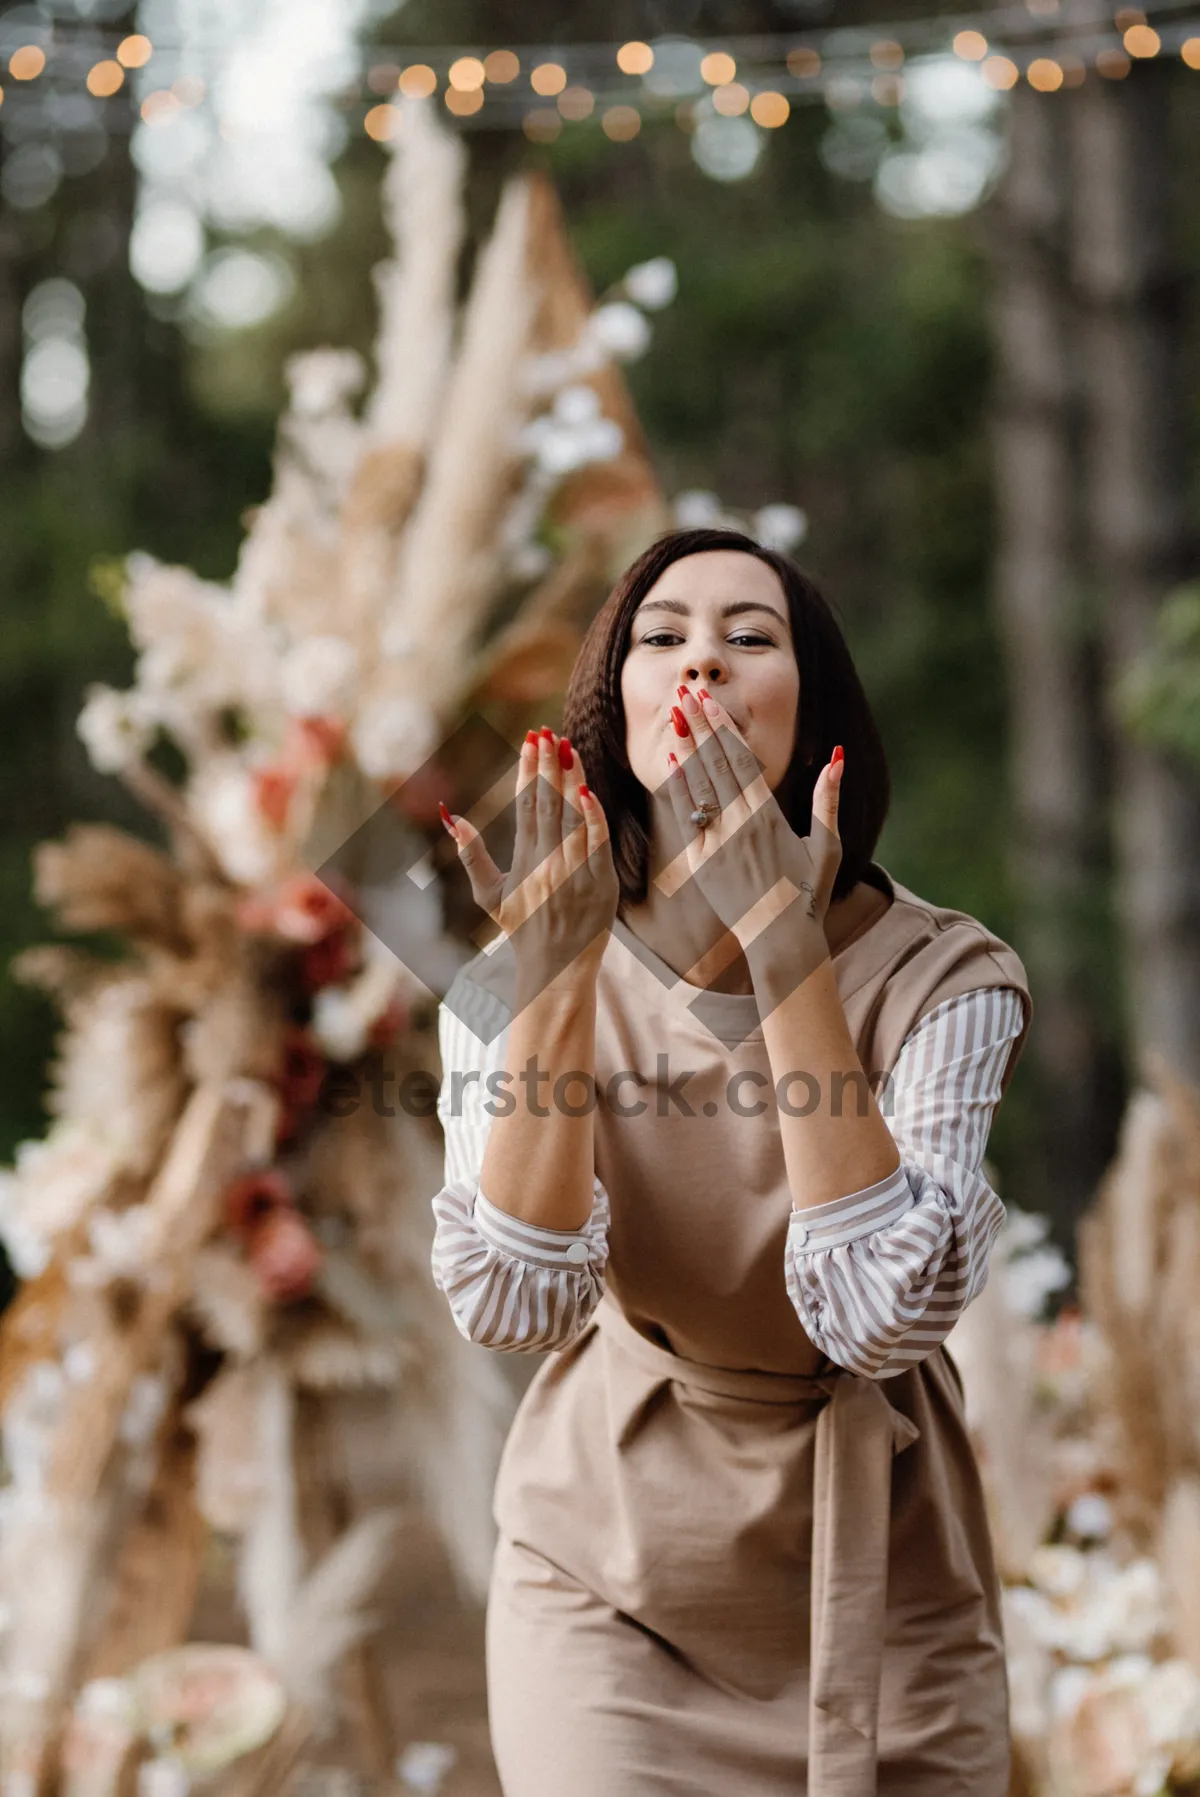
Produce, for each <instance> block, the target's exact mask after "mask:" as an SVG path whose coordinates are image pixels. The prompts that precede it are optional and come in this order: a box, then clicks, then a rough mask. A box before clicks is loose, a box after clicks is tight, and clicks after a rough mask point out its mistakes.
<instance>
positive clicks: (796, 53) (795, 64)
mask: <svg viewBox="0 0 1200 1797" xmlns="http://www.w3.org/2000/svg"><path fill="white" fill-rule="evenodd" d="M787 68H788V74H789V75H795V76H796V78H797V79H798V80H800V81H809V80H811V79H812V77H813V76H814V75H819V74H820V73H821V52H820V51H819V50H810V49H808V48H807V46H805V45H801V46H800V47H799V48H798V49H795V50H789V51H788V53H787Z"/></svg>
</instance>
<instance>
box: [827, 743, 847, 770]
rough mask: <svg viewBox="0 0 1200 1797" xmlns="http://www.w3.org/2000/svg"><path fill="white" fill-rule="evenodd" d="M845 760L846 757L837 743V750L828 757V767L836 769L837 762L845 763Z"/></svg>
mask: <svg viewBox="0 0 1200 1797" xmlns="http://www.w3.org/2000/svg"><path fill="white" fill-rule="evenodd" d="M845 759H846V757H845V756H844V755H843V753H842V745H841V743H839V744H838V746H837V748H836V749H835V750H834V751H833V754H832V755H831V756H830V757H829V765H830V767H836V766H837V764H838V762H839V761H845Z"/></svg>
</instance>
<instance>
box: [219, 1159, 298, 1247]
mask: <svg viewBox="0 0 1200 1797" xmlns="http://www.w3.org/2000/svg"><path fill="white" fill-rule="evenodd" d="M292 1202H293V1200H292V1190H291V1187H290V1186H289V1185H288V1182H287V1180H286V1179H285V1178H284V1176H283V1174H282V1173H280V1172H279V1171H278V1169H277V1168H274V1167H268V1168H264V1169H262V1170H260V1171H259V1172H256V1173H244V1174H243V1175H242V1177H241V1178H240V1179H235V1180H234V1182H233V1184H232V1185H231V1186H229V1187H228V1188H227V1189H226V1192H225V1200H224V1211H225V1226H226V1228H227V1229H230V1230H232V1232H233V1234H234V1235H235V1236H237V1237H239V1239H241V1240H243V1241H248V1240H249V1239H250V1237H251V1236H252V1235H253V1234H254V1233H255V1231H256V1230H258V1229H260V1228H261V1227H262V1225H263V1224H264V1223H265V1222H266V1221H267V1219H268V1218H269V1217H273V1216H274V1215H275V1213H276V1212H277V1211H279V1210H288V1209H290V1208H291V1206H292Z"/></svg>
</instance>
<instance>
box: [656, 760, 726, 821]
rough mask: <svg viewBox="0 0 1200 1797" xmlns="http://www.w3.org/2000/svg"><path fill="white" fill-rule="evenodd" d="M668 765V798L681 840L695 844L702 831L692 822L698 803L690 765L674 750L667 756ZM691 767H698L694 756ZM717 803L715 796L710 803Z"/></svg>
mask: <svg viewBox="0 0 1200 1797" xmlns="http://www.w3.org/2000/svg"><path fill="white" fill-rule="evenodd" d="M667 765H668V773H667V797H668V798H669V799H670V801H671V810H672V812H673V814H674V817H675V822H676V825H677V826H678V829H679V835H680V838H681V840H682V841H683V842H685V843H691V842H695V841H696V840H697V839H698V837H699V836H700V833H701V831H700V825H699V824H694V823H693V822H692V812H693V811H695V809H696V807H697V803H698V801H697V800H696V798H695V797H694V796H693V787H692V778H691V775H690V773H689V764H688V763H687V762H684V761H680V759H679V757H678V756H677V755H676V754H675V752H674V750H672V751H670V752H669V753H668V755H667ZM690 765H691V767H695V765H696V762H695V757H694V754H693V757H692V759H691V763H690ZM715 802H716V799H715V794H714V795H712V796H711V797H710V799H709V803H710V804H713V803H715Z"/></svg>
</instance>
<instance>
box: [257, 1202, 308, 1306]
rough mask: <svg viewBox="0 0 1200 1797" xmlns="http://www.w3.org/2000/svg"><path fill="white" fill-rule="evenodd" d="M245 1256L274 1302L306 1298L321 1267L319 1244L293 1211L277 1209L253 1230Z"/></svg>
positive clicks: (280, 1302) (302, 1220)
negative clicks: (246, 1255)
mask: <svg viewBox="0 0 1200 1797" xmlns="http://www.w3.org/2000/svg"><path fill="white" fill-rule="evenodd" d="M247 1252H248V1258H249V1261H250V1265H251V1266H252V1267H253V1269H254V1272H255V1275H256V1277H257V1279H258V1282H259V1284H260V1285H261V1286H262V1288H263V1290H264V1291H265V1292H266V1294H267V1296H268V1297H269V1298H273V1299H274V1300H275V1302H276V1303H277V1304H286V1303H288V1302H290V1301H291V1300H293V1299H296V1298H304V1297H307V1295H308V1293H309V1292H310V1291H311V1290H312V1287H313V1281H314V1280H315V1278H316V1276H317V1274H318V1272H319V1271H320V1268H321V1261H322V1258H323V1256H322V1253H321V1245H320V1243H319V1242H318V1241H317V1239H316V1237H315V1236H314V1235H313V1233H312V1230H311V1229H310V1228H309V1227H308V1224H307V1223H306V1222H305V1221H304V1218H303V1217H302V1216H300V1214H299V1212H297V1211H295V1210H290V1209H289V1210H279V1211H276V1212H275V1213H274V1214H273V1215H272V1216H270V1217H268V1218H267V1220H266V1221H265V1222H264V1223H263V1224H261V1226H260V1227H259V1228H258V1229H257V1230H256V1231H255V1233H254V1236H253V1239H252V1240H251V1242H250V1244H249V1248H248V1251H247Z"/></svg>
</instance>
